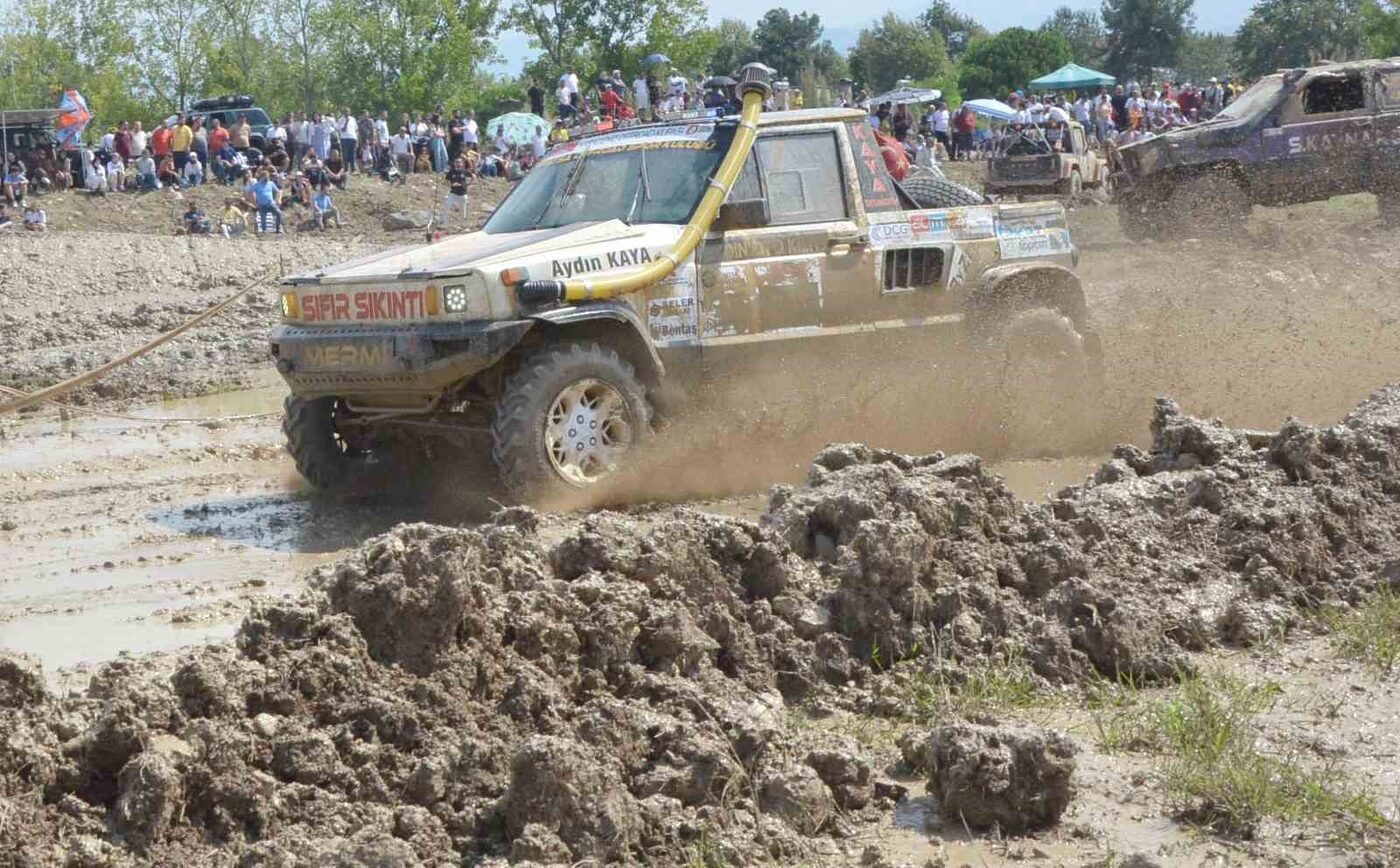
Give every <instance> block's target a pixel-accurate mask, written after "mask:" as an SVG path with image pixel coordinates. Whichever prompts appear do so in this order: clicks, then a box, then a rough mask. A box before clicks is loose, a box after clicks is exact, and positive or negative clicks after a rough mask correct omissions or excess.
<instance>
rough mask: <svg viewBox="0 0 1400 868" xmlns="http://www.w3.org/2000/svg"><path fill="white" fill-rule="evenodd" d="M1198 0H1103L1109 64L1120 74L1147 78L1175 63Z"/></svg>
mask: <svg viewBox="0 0 1400 868" xmlns="http://www.w3.org/2000/svg"><path fill="white" fill-rule="evenodd" d="M1194 5H1195V0H1103V6H1102V8H1101V9H1100V16H1101V17H1102V18H1103V25H1104V30H1105V31H1106V35H1107V45H1106V49H1107V50H1106V51H1105V60H1104V62H1105V64H1106V65H1107V67H1108V72H1111V73H1113V74H1114V75H1116V76H1118V77H1119V78H1136V79H1146V78H1150V77H1151V76H1152V70H1153V68H1154V67H1170V66H1175V65H1176V61H1177V58H1178V57H1179V56H1180V53H1181V43H1182V40H1183V39H1184V38H1185V36H1186V33H1187V31H1188V30H1189V29H1190V26H1191V22H1192V21H1193V20H1194V18H1193V16H1192V14H1191V9H1192V7H1193V6H1194Z"/></svg>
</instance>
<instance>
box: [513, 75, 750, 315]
mask: <svg viewBox="0 0 1400 868" xmlns="http://www.w3.org/2000/svg"><path fill="white" fill-rule="evenodd" d="M772 76H773V70H772V69H770V68H769V67H767V66H764V65H763V64H761V63H750V64H748V65H746V66H745V67H744V68H743V69H741V70H739V84H738V85H737V86H736V88H735V89H736V90H737V92H738V94H739V96H740V97H742V99H743V110H742V111H741V112H740V113H739V126H738V129H736V130H735V131H734V141H733V142H732V143H731V144H730V145H729V151H728V153H726V154H725V155H724V160H723V161H722V162H721V163H720V164H719V168H718V169H716V170H715V176H714V177H713V178H712V179H710V187H709V189H708V190H706V191H705V195H704V197H703V198H702V199H701V200H700V205H699V206H698V207H697V208H696V209H695V214H694V216H692V217H691V218H690V222H689V223H687V224H685V228H684V229H682V230H681V237H680V238H678V239H677V240H676V244H675V246H674V247H672V248H671V249H670V250H668V251H666V252H664V253H661V254H659V255H658V256H657V257H656V258H655V259H653V260H652V261H651V262H650V263H648V264H647V265H644V266H642V267H641V268H639V269H637V270H636V271H633V272H630V273H628V274H623V275H619V276H617V277H605V278H600V279H596V280H527V281H525V282H524V283H521V284H520V285H519V286H518V287H516V290H515V293H516V298H518V299H519V300H520V303H521V304H523V305H527V306H536V305H541V304H549V303H551V302H569V303H575V302H580V301H595V300H600V299H605V298H616V297H617V296H619V295H626V294H627V293H629V292H636V291H637V290H639V289H645V288H646V287H648V286H651V285H652V284H654V283H657V282H658V281H661V280H665V279H666V278H667V277H669V276H670V275H671V272H673V271H675V270H676V268H677V267H678V266H679V265H680V264H681V263H682V262H684V261H685V260H686V259H688V258H689V257H690V254H692V253H694V252H695V247H696V245H698V244H699V243H700V239H701V238H704V237H705V233H706V232H709V231H710V225H711V224H712V223H714V222H715V215H716V214H718V213H719V206H720V205H723V204H724V200H725V199H726V198H728V196H729V191H730V189H731V188H733V186H734V181H735V180H736V179H738V177H739V170H740V169H741V168H743V166H744V160H746V159H748V156H749V152H750V151H751V150H753V143H754V139H755V138H756V137H757V136H758V116H759V114H761V113H762V112H763V101H764V100H765V99H768V97H770V96H772V94H773V85H772V84H771V79H772Z"/></svg>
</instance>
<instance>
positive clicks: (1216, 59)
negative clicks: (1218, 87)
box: [1176, 30, 1235, 83]
mask: <svg viewBox="0 0 1400 868" xmlns="http://www.w3.org/2000/svg"><path fill="white" fill-rule="evenodd" d="M1234 73H1235V37H1233V36H1230V35H1229V34H1226V33H1201V32H1199V31H1196V30H1192V31H1190V32H1189V33H1187V34H1186V38H1185V39H1183V40H1182V42H1181V55H1180V57H1178V58H1177V61H1176V74H1177V77H1178V78H1180V79H1181V80H1183V81H1192V82H1197V83H1200V82H1204V81H1206V80H1208V79H1210V78H1211V77H1216V78H1219V77H1223V76H1229V75H1233V74H1234Z"/></svg>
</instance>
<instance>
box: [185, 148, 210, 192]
mask: <svg viewBox="0 0 1400 868" xmlns="http://www.w3.org/2000/svg"><path fill="white" fill-rule="evenodd" d="M182 174H183V177H182V178H181V181H182V182H183V183H184V186H186V187H198V186H200V185H201V184H203V183H204V164H203V163H201V162H200V161H199V154H195V153H191V154H190V156H189V159H188V160H186V161H185V170H184V172H183V173H182Z"/></svg>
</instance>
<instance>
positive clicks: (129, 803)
mask: <svg viewBox="0 0 1400 868" xmlns="http://www.w3.org/2000/svg"><path fill="white" fill-rule="evenodd" d="M118 787H119V788H120V791H121V794H120V795H119V796H118V797H117V804H116V812H115V816H116V824H117V828H118V829H119V830H120V831H121V833H122V834H123V835H124V836H125V837H126V840H127V841H129V842H131V843H132V844H133V845H135V846H136V847H138V848H145V847H147V846H149V845H150V844H151V843H152V842H153V841H155V840H156V839H157V838H159V837H160V836H161V835H163V834H165V832H166V830H167V829H169V828H170V825H171V823H172V821H173V820H174V818H175V815H176V812H177V811H179V809H180V807H181V805H182V804H183V799H184V775H183V774H182V773H181V772H180V770H179V768H177V767H176V765H175V762H174V760H173V759H172V758H171V756H170V755H169V754H167V753H164V752H158V751H148V752H145V753H140V754H137V755H136V756H134V757H132V758H131V760H130V761H129V762H127V764H126V765H125V766H123V767H122V770H121V774H120V776H119V777H118Z"/></svg>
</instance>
